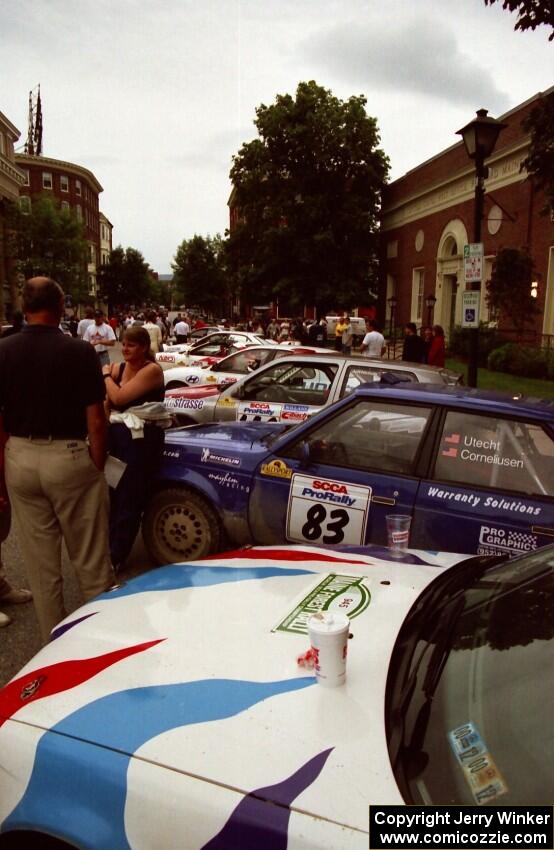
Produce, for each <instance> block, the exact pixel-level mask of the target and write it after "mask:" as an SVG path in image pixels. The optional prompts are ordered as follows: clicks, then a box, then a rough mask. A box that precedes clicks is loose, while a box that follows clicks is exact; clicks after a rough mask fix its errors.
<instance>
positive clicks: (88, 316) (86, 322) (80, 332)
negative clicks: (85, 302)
mask: <svg viewBox="0 0 554 850" xmlns="http://www.w3.org/2000/svg"><path fill="white" fill-rule="evenodd" d="M93 324H94V310H93V309H92V307H85V317H84V319H81V321H80V322H79V324H78V325H77V336H78V337H79V339H83V337H84V335H85V331H86V329H87V328H88V327H89V326H90V325H93Z"/></svg>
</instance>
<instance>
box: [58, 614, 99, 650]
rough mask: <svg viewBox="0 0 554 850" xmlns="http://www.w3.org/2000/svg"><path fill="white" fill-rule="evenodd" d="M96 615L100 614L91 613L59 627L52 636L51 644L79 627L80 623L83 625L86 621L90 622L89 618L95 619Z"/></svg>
mask: <svg viewBox="0 0 554 850" xmlns="http://www.w3.org/2000/svg"><path fill="white" fill-rule="evenodd" d="M95 614H98V611H91V613H90V614H84V615H83V616H82V617H78V618H77V619H76V620H72V621H71V622H70V623H64V624H63V626H58V627H57V628H56V629H54V630H53V631H52V632H51V634H50V643H52V641H53V640H56V638H59V637H61V636H62V635H64V634H65V633H66V632H68V631H69V630H70V629H72V628H73V627H74V626H78V625H79V623H82V622H83V621H84V620H88V618H89V617H94V616H95Z"/></svg>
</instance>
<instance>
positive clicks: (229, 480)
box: [208, 472, 250, 493]
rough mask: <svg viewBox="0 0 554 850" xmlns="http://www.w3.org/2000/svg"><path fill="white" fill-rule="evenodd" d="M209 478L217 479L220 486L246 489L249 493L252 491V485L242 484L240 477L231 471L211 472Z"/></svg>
mask: <svg viewBox="0 0 554 850" xmlns="http://www.w3.org/2000/svg"><path fill="white" fill-rule="evenodd" d="M208 478H209V479H210V480H211V481H215V482H216V484H218V485H219V486H220V487H226V488H227V489H231V490H245V491H246V492H247V493H249V492H250V487H248V486H245V485H244V484H241V483H240V481H239V479H238V478H237V477H236V476H235V475H231V473H230V472H209V473H208Z"/></svg>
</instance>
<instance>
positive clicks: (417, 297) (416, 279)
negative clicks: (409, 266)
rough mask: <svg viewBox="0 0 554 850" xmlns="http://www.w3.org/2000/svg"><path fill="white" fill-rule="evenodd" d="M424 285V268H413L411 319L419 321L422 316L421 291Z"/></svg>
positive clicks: (422, 291)
mask: <svg viewBox="0 0 554 850" xmlns="http://www.w3.org/2000/svg"><path fill="white" fill-rule="evenodd" d="M424 287H425V269H414V270H413V272H412V310H411V321H412V322H415V323H416V324H417V323H418V322H421V320H422V318H423V293H424Z"/></svg>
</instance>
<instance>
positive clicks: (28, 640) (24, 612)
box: [0, 343, 152, 687]
mask: <svg viewBox="0 0 554 850" xmlns="http://www.w3.org/2000/svg"><path fill="white" fill-rule="evenodd" d="M112 360H113V361H114V362H120V361H121V347H120V345H119V343H118V344H117V346H116V347H115V349H114V351H113V352H112ZM2 561H3V563H4V566H5V568H6V573H7V575H8V579H9V580H10V582H11V583H12V584H13V585H14V586H16V587H26V586H27V585H26V581H25V571H24V567H23V563H22V559H21V553H20V550H19V545H18V539H17V534H16V532H15V528H13V527H12V531H11V533H10V535H9V537H8V539H7V540H6V541H5V543H4V544H3V545H2ZM63 564H64V588H65V603H66V609H67V612H68V613H71V611H74V610H75V608H78V607H79V605H80V604H81V602H82V600H81V597H80V594H79V588H78V586H77V581H76V579H75V575H74V573H73V569H72V567H71V564H70V562H69V559H68V557H67V553H65V552H64V559H63ZM151 565H152V564H151V562H150V561H149V559H148V555H147V554H146V550H145V549H144V545H143V543H142V539H141V538H140V537H139V539H138V540H137V541H136V543H135V546H134V549H133V551H132V553H131V557H130V558H129V562H128V567H127V568H126V569H125V571H124V572H123V573H121V574H120V575H119V576H118V579H119V580H123V581H124V580H125V579H128V578H130V577H132V576H134V575H138V574H139V573H141V572H144V571H145V569H148V568H149V567H150V566H151ZM0 610H3V611H4V612H5V613H7V614H9V615H10V617H12V620H13V622H12V623H11V625H9V626H7V627H6V628H3V629H0V687H1V686H2V685H4V684H5V683H6V682H7V681H8V680H9V679H10V678H11V677H12V676H14V675H15V674H16V673H17V672H18V670H19V669H20V668H21V667H22V666H23V665H24V664H25V663H26V662H27V661H28V660H29V659H30V658H31V657H32V656H33V655H34V653H35V652H37V650H38V649H40V639H39V633H38V625H37V621H36V618H35V612H34V607H33V605H32V603H31V604H29V605H6V606H4V607H2V608H1V609H0Z"/></svg>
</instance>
